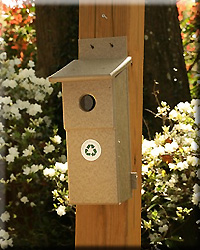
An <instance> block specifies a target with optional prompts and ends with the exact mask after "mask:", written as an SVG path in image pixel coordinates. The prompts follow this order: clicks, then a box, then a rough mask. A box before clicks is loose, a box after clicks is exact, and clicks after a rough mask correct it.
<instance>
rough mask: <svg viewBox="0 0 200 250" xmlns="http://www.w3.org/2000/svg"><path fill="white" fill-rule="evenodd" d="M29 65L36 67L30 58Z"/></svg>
mask: <svg viewBox="0 0 200 250" xmlns="http://www.w3.org/2000/svg"><path fill="white" fill-rule="evenodd" d="M28 66H29V67H30V68H33V67H35V63H34V62H33V61H31V60H29V62H28Z"/></svg>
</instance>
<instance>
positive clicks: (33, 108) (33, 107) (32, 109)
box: [27, 103, 42, 116]
mask: <svg viewBox="0 0 200 250" xmlns="http://www.w3.org/2000/svg"><path fill="white" fill-rule="evenodd" d="M41 112H42V108H41V105H39V104H37V103H35V104H30V106H29V107H28V109H27V113H28V114H29V115H31V116H34V115H36V114H37V113H41Z"/></svg>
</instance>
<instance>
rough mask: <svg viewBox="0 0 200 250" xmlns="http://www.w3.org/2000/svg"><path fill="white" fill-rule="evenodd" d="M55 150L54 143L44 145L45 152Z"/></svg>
mask: <svg viewBox="0 0 200 250" xmlns="http://www.w3.org/2000/svg"><path fill="white" fill-rule="evenodd" d="M54 150H55V147H54V145H52V144H48V145H46V146H45V147H44V152H45V154H48V153H51V152H53V151H54Z"/></svg>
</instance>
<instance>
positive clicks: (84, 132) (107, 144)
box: [67, 128, 119, 204]
mask: <svg viewBox="0 0 200 250" xmlns="http://www.w3.org/2000/svg"><path fill="white" fill-rule="evenodd" d="M67 141H68V147H67V152H68V165H69V172H68V174H69V180H70V182H69V199H70V203H71V204H117V203H119V193H118V183H117V180H118V176H117V169H116V168H115V167H113V166H116V160H117V159H116V151H115V130H114V129H103V128H102V129H100V128H99V129H80V130H73V129H72V130H70V129H69V130H68V131H67Z"/></svg>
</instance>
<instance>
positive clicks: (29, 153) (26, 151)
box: [22, 149, 32, 157]
mask: <svg viewBox="0 0 200 250" xmlns="http://www.w3.org/2000/svg"><path fill="white" fill-rule="evenodd" d="M22 153H23V155H22V156H25V157H27V156H30V155H32V151H31V150H28V149H24V150H23V152H22Z"/></svg>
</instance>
